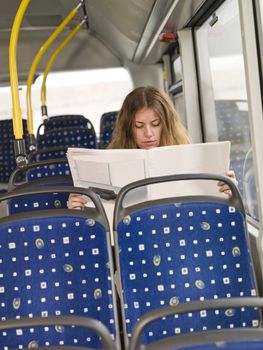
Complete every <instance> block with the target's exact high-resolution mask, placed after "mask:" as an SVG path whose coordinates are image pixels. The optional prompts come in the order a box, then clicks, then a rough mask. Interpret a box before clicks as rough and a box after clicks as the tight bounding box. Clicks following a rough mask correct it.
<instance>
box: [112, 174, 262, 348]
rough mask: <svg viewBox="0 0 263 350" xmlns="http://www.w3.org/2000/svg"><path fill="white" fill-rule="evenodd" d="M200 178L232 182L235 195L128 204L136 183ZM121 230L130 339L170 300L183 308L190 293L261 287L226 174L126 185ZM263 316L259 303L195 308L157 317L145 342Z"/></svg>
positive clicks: (232, 293)
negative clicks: (142, 319) (144, 318)
mask: <svg viewBox="0 0 263 350" xmlns="http://www.w3.org/2000/svg"><path fill="white" fill-rule="evenodd" d="M197 179H199V180H201V179H203V180H205V181H211V180H214V181H216V182H217V181H219V180H220V181H224V182H226V183H227V184H228V185H229V187H230V188H231V190H232V197H231V198H222V196H221V197H220V196H209V194H205V195H200V196H185V197H178V198H176V197H173V198H160V199H158V200H147V199H145V200H144V201H143V202H142V203H138V204H133V205H130V206H126V207H125V206H124V205H123V203H125V198H126V196H127V193H130V192H131V191H132V190H133V189H137V188H139V187H145V186H148V185H149V184H152V183H162V182H165V183H167V182H168V181H181V180H183V181H191V180H197ZM215 186H216V183H215ZM114 237H115V248H116V249H115V252H116V261H117V271H118V280H119V281H120V285H119V288H118V290H123V293H121V303H122V310H123V316H122V317H123V320H124V321H123V324H124V334H125V335H126V337H125V338H126V342H128V338H129V337H130V336H131V334H132V331H133V328H134V326H135V324H136V322H137V320H138V319H140V317H141V316H142V315H143V314H145V313H147V312H149V311H152V310H154V309H157V308H160V307H165V306H169V305H171V306H174V307H175V310H176V305H177V304H178V306H180V305H183V304H184V303H186V304H187V303H188V302H190V301H196V300H201V301H202V300H209V301H211V300H215V299H219V300H221V299H223V298H234V297H242V298H243V297H255V296H256V295H257V286H256V282H255V279H254V271H253V268H252V263H251V257H250V252H249V246H248V238H247V232H246V226H245V213H244V207H243V203H242V200H241V197H240V194H239V191H238V189H237V188H236V186H235V185H234V184H233V182H232V181H231V180H230V179H229V178H227V177H224V176H219V175H211V174H186V175H171V176H166V177H157V178H149V179H145V180H141V181H138V182H134V183H131V184H129V185H127V186H125V187H124V188H122V189H121V191H120V192H119V194H118V196H117V199H116V205H115V211H114ZM259 322H260V316H259V313H258V310H254V309H244V310H243V309H234V308H229V310H227V311H226V310H224V311H218V312H212V311H209V310H202V311H200V312H199V313H194V312H191V311H189V312H188V314H186V315H180V316H178V317H170V318H167V319H162V320H160V321H159V322H155V323H153V324H151V325H150V326H149V329H147V332H145V334H144V336H143V344H144V345H146V344H148V343H151V342H154V341H157V340H159V339H161V338H162V337H164V336H165V337H168V336H174V335H176V334H181V333H188V332H189V333H190V332H194V331H201V330H203V331H206V330H210V329H217V327H220V328H232V327H244V326H246V327H258V325H259Z"/></svg>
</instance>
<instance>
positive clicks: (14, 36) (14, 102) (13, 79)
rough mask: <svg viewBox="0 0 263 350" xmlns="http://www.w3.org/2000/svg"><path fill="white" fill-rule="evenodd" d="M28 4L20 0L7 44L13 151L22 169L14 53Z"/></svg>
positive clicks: (23, 159)
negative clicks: (13, 138) (13, 137)
mask: <svg viewBox="0 0 263 350" xmlns="http://www.w3.org/2000/svg"><path fill="white" fill-rule="evenodd" d="M29 3H30V0H22V2H21V3H20V6H19V8H18V11H17V13H16V16H15V19H14V23H13V26H12V31H11V36H10V42H9V73H10V86H11V94H12V114H13V129H14V136H15V140H14V150H15V158H16V164H17V166H18V167H23V166H25V165H26V163H27V157H26V147H25V140H24V139H23V124H22V112H21V107H20V100H19V93H18V77H17V63H16V51H17V40H18V35H19V30H20V26H21V23H22V20H23V17H24V14H25V11H26V9H27V7H28V5H29Z"/></svg>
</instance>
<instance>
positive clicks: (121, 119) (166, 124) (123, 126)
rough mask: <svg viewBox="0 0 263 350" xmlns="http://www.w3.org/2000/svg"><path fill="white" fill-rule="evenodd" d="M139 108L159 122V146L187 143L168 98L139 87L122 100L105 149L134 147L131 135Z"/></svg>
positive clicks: (161, 93)
mask: <svg viewBox="0 0 263 350" xmlns="http://www.w3.org/2000/svg"><path fill="white" fill-rule="evenodd" d="M143 108H151V109H152V110H153V111H154V112H155V113H156V114H157V115H158V116H159V118H160V119H161V123H162V134H161V140H160V146H171V145H181V144H188V143H190V142H191V141H190V137H189V135H188V133H187V130H186V129H185V127H184V126H183V124H182V123H181V121H180V117H179V115H178V113H177V112H176V110H175V108H174V105H173V103H172V101H171V100H170V98H169V96H168V95H167V94H165V93H164V92H163V91H162V90H160V89H158V88H156V87H154V86H142V87H138V88H136V89H134V90H133V91H132V92H130V93H129V94H128V95H127V96H126V98H125V99H124V102H123V104H122V107H121V109H120V112H119V114H118V117H117V122H116V126H115V129H114V131H113V137H112V141H111V143H110V144H109V146H108V148H119V149H121V148H124V149H125V148H137V145H136V143H135V140H134V136H133V135H134V133H133V130H134V123H135V114H136V113H137V112H138V111H139V110H141V109H143Z"/></svg>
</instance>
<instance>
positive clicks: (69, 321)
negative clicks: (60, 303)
mask: <svg viewBox="0 0 263 350" xmlns="http://www.w3.org/2000/svg"><path fill="white" fill-rule="evenodd" d="M50 326H52V327H55V329H56V330H63V329H64V327H65V326H67V327H68V326H70V327H79V328H81V329H82V332H84V333H85V331H86V330H90V331H91V332H92V333H94V335H93V334H92V337H96V336H97V337H98V338H99V339H100V341H101V346H100V349H104V350H115V349H116V350H117V348H116V346H115V344H114V342H113V340H112V338H111V335H110V333H109V331H108V330H107V328H106V327H105V326H104V325H103V324H102V323H101V322H99V321H98V320H95V319H93V318H90V317H77V316H53V317H52V316H47V317H34V318H27V319H25V318H23V319H16V320H14V319H12V320H6V321H1V322H0V330H2V332H3V333H6V332H5V331H6V330H10V329H15V328H16V329H19V331H20V332H22V331H23V328H25V327H31V330H32V329H34V328H35V329H36V328H37V327H45V328H46V329H48V328H49V327H50ZM33 327H34V328H33ZM74 340H75V341H76V339H74ZM26 348H27V349H33V348H39V347H38V343H37V341H35V340H33V341H31V342H30V343H29V344H28V347H26ZM5 349H8V347H6V348H5ZM39 349H46V350H48V349H50V350H67V349H70V350H79V349H83V350H85V349H87V350H95V349H97V347H96V348H95V347H92V348H91V347H90V346H89V347H81V348H80V347H79V346H70V348H69V347H68V346H45V347H44V348H43V347H41V348H39Z"/></svg>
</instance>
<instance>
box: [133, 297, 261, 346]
mask: <svg viewBox="0 0 263 350" xmlns="http://www.w3.org/2000/svg"><path fill="white" fill-rule="evenodd" d="M233 307H235V308H236V307H242V308H247V307H256V308H262V307H263V299H262V298H228V299H221V300H220V299H219V300H208V301H197V302H189V303H186V304H182V305H180V306H179V305H178V306H176V307H174V306H168V307H164V308H159V309H157V310H154V311H151V312H149V313H147V314H144V315H143V316H142V317H141V319H140V320H139V322H137V324H136V326H135V329H134V331H133V334H132V338H131V342H130V345H129V350H143V349H144V350H150V349H151V350H154V349H156V350H157V349H162V350H218V349H222V350H247V349H249V350H250V349H251V350H259V349H262V347H263V328H262V327H258V328H250V327H245V328H232V329H227V330H226V329H221V328H220V327H219V326H218V329H217V330H210V331H208V330H206V331H199V332H192V333H191V334H178V335H175V336H172V337H169V338H164V339H162V340H160V341H158V342H155V343H152V344H151V345H150V346H149V347H148V346H143V345H142V344H141V335H142V334H143V332H144V330H145V329H146V328H147V327H148V326H149V325H150V324H151V323H152V322H154V321H156V320H158V319H161V318H166V317H167V316H171V315H173V316H174V314H175V312H176V315H177V317H178V316H180V315H182V314H184V313H189V312H190V313H192V312H193V311H198V312H201V311H202V310H206V309H210V310H214V312H218V311H219V310H221V309H223V311H224V312H227V310H229V309H232V308H233Z"/></svg>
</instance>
